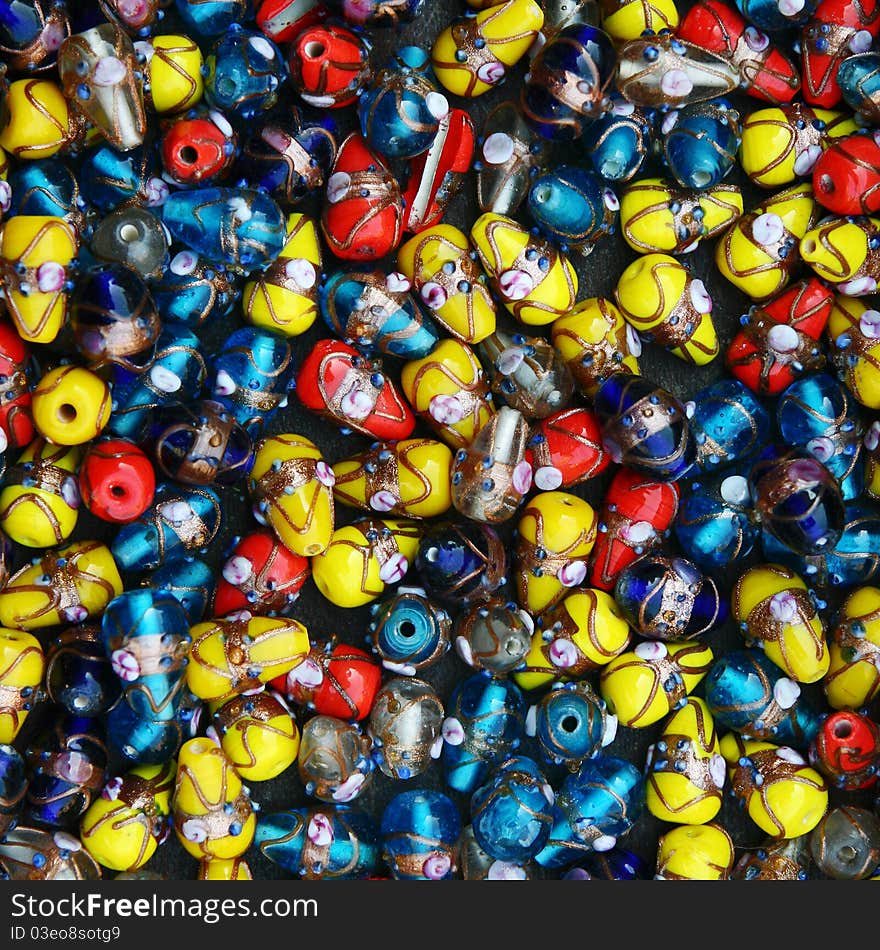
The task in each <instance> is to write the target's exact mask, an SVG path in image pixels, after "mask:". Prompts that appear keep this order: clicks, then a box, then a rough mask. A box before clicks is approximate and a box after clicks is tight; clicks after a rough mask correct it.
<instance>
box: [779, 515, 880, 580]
mask: <svg viewBox="0 0 880 950" xmlns="http://www.w3.org/2000/svg"><path fill="white" fill-rule="evenodd" d="M761 547H762V549H763V552H764V557H765V559H766V560H767V561H772V562H776V563H779V564H785V565H787V566H788V567H790V568H791V569H792V570H794V571H796V572H797V573H798V574H799V575H800V576H801V577H803V579H804V580H805V581H806V582H807V583H808V584H809V585H811V586H814V587H816V588H817V589H821V588H822V587H825V586H826V585H828V584H831V585H832V586H834V587H854V586H856V585H857V584H868V583H871V582H872V581H876V579H877V578H878V577H880V510H878V508H877V506H876V505H872V504H870V503H868V502H866V501H854V502H850V503H849V504H848V505H846V507H845V509H844V515H843V532H842V533H841V535H840V540H838V542H837V544H836V545H835V546H834V548H833V549H832V550H830V551H828V552H826V553H825V554H816V555H808V556H804V555H800V554H797V553H796V552H794V551H792V550H791V549H790V548H788V547H786V545H784V544H782V543H781V542H780V541H779V540H778V539H776V538H774V537H773V535H772V534H770V533H769V532H768V531H764V532H762V534H761Z"/></svg>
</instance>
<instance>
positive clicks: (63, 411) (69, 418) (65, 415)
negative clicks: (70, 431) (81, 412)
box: [55, 402, 76, 422]
mask: <svg viewBox="0 0 880 950" xmlns="http://www.w3.org/2000/svg"><path fill="white" fill-rule="evenodd" d="M55 414H56V415H57V416H58V421H59V422H73V420H74V419H76V407H75V406H71V404H70V403H69V402H63V403H61V405H60V406H59V407H58V409H57V410H56V412H55Z"/></svg>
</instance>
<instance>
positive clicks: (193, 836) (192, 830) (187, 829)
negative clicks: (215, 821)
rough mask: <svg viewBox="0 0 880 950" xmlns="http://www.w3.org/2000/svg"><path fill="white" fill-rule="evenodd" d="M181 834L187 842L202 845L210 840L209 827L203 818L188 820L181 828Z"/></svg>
mask: <svg viewBox="0 0 880 950" xmlns="http://www.w3.org/2000/svg"><path fill="white" fill-rule="evenodd" d="M180 833H181V834H182V835H183V837H184V838H186V840H187V841H192V842H193V844H201V843H202V842H203V841H207V840H208V825H207V823H206V822H204V821H202V819H201V818H188V819H187V820H186V821H185V822H184V823H183V824H182V825H181V826H180Z"/></svg>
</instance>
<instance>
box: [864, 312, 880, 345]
mask: <svg viewBox="0 0 880 950" xmlns="http://www.w3.org/2000/svg"><path fill="white" fill-rule="evenodd" d="M859 331H860V332H861V334H862V336H864V337H867V338H868V339H869V340H880V311H877V310H866V311H865V312H864V313H863V314H862V315H861V317H859Z"/></svg>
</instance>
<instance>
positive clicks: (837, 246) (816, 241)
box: [800, 217, 880, 295]
mask: <svg viewBox="0 0 880 950" xmlns="http://www.w3.org/2000/svg"><path fill="white" fill-rule="evenodd" d="M878 228H880V219H878V218H868V217H859V218H857V219H852V218H831V219H830V220H828V221H823V222H821V223H820V224H819V225H818V226H817V227H815V228H811V229H810V230H809V231H807V233H806V234H805V235H804V236H803V237H802V238H801V243H800V254H801V258H802V259H803V261H804V263H806V264H809V266H810V267H812V268H813V270H814V271H815V272H816V274H817V275H818V276H819V277H821V278H822V279H823V280H827V281H828V282H829V283H832V284H837V285H838V289H839V290H840V292H841V293H852V294H856V295H858V294H863V293H866V292H868V293H872V292H873V291H875V290H876V289H877V278H878V277H880V259H878V255H877V252H876V251H873V250H871V248H870V246H869V244H868V241H869V239H871V238H873V237H874V235H875V234H876V233H877V230H878Z"/></svg>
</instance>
